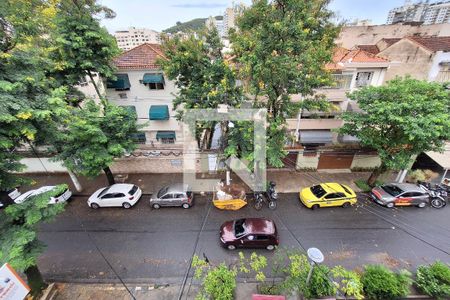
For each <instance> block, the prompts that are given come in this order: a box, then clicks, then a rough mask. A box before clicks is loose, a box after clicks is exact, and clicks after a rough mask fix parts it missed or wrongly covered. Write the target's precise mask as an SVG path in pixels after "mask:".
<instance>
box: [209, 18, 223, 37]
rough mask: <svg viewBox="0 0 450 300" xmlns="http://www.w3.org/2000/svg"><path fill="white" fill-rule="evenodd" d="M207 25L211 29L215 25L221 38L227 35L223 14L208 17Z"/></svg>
mask: <svg viewBox="0 0 450 300" xmlns="http://www.w3.org/2000/svg"><path fill="white" fill-rule="evenodd" d="M205 25H206V27H207V28H209V29H211V28H213V27H215V28H216V29H217V32H218V33H219V36H220V37H221V38H222V37H224V36H225V28H224V26H223V16H216V17H212V16H211V17H209V18H208V19H206V22H205Z"/></svg>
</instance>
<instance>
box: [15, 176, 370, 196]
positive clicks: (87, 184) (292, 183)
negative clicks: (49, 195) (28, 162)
mask: <svg viewBox="0 0 450 300" xmlns="http://www.w3.org/2000/svg"><path fill="white" fill-rule="evenodd" d="M115 175H117V174H115ZM369 175H370V173H369V172H353V173H322V172H300V171H289V170H269V171H268V173H267V179H268V180H272V181H275V182H276V184H277V191H278V192H279V193H298V192H299V190H300V189H301V188H304V187H307V186H311V185H315V184H318V183H321V182H339V183H343V184H346V185H349V186H350V187H351V188H353V189H354V190H355V191H359V189H358V188H357V187H356V185H355V184H354V181H355V180H356V179H367V178H368V177H369ZM24 176H26V177H28V178H31V179H32V180H33V181H35V182H36V184H35V185H34V186H43V185H56V184H61V183H66V184H68V185H69V186H70V188H71V190H72V191H74V194H75V195H82V196H87V195H91V194H92V193H93V192H95V191H96V190H97V189H99V188H101V187H103V186H107V185H108V182H107V180H106V177H105V175H103V174H102V175H100V176H98V177H97V178H94V179H87V178H83V177H81V176H80V177H79V180H80V183H81V185H82V186H83V191H82V192H79V193H78V192H76V189H75V187H74V185H73V183H72V181H71V180H70V177H69V175H68V174H66V173H47V174H46V173H30V174H25V175H24ZM198 177H199V178H201V176H200V175H198ZM208 178H218V180H219V178H222V179H225V175H224V174H217V175H216V176H215V177H210V176H208ZM182 180H183V174H181V173H168V174H161V173H141V174H136V173H135V174H128V178H127V179H126V180H125V182H127V183H134V184H136V185H138V186H139V187H140V188H141V189H142V190H143V192H144V194H153V193H156V192H157V191H158V190H159V189H160V188H161V187H163V186H165V185H168V184H171V183H176V182H181V181H182ZM232 180H233V182H234V183H239V182H240V179H239V178H238V177H237V176H235V175H234V176H232ZM31 188H33V187H32V186H27V187H23V189H22V190H21V192H23V191H25V190H27V189H31Z"/></svg>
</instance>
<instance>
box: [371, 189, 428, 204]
mask: <svg viewBox="0 0 450 300" xmlns="http://www.w3.org/2000/svg"><path fill="white" fill-rule="evenodd" d="M370 196H371V197H372V199H373V200H374V201H375V202H377V203H378V204H381V205H383V206H386V207H389V208H392V207H394V206H417V207H420V208H422V207H425V206H426V205H427V204H428V203H429V201H430V196H429V194H428V192H427V191H426V190H425V189H424V188H422V187H420V186H418V185H416V184H413V183H389V184H385V185H382V186H378V187H375V188H373V189H372V192H371V193H370Z"/></svg>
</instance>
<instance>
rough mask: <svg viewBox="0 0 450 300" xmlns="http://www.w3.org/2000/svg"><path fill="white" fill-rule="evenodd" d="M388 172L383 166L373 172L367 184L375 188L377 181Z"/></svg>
mask: <svg viewBox="0 0 450 300" xmlns="http://www.w3.org/2000/svg"><path fill="white" fill-rule="evenodd" d="M385 171H386V167H385V166H384V165H383V164H381V165H380V166H379V167H378V168H376V169H375V170H373V172H372V174H370V177H369V179H368V180H367V184H368V185H370V186H372V187H373V186H374V185H375V182H376V181H377V179H378V178H379V177H380V175H381V174H383V173H384V172H385Z"/></svg>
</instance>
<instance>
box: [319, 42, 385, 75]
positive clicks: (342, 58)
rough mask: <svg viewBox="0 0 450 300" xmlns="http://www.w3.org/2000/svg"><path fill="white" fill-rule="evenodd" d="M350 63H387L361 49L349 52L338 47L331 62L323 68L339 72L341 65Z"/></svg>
mask: <svg viewBox="0 0 450 300" xmlns="http://www.w3.org/2000/svg"><path fill="white" fill-rule="evenodd" d="M351 62H354V63H377V62H388V60H387V59H384V58H381V57H379V56H376V55H375V54H372V53H369V52H367V51H364V50H361V49H352V50H349V49H346V48H343V47H338V48H336V49H335V50H334V55H333V62H332V63H328V64H326V66H325V68H327V69H331V70H339V69H342V67H343V66H342V64H343V63H351Z"/></svg>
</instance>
